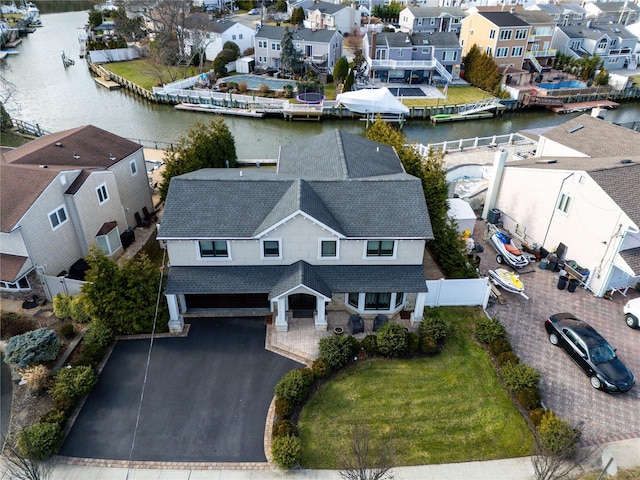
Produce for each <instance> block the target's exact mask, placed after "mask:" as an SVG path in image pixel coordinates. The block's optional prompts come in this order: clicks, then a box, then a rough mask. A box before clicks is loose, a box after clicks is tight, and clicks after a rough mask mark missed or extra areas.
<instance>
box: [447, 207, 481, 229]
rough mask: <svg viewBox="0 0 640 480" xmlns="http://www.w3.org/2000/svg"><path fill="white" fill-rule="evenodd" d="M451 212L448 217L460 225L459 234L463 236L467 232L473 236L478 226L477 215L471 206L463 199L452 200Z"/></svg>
mask: <svg viewBox="0 0 640 480" xmlns="http://www.w3.org/2000/svg"><path fill="white" fill-rule="evenodd" d="M447 201H448V202H449V211H448V212H447V216H448V217H449V218H451V219H452V220H455V222H456V223H457V224H458V233H460V235H462V234H463V233H464V232H465V231H466V230H468V231H469V236H471V235H473V228H474V227H475V225H476V214H475V213H474V211H473V209H472V208H471V205H469V203H468V202H466V201H465V200H463V199H461V198H450V199H449V200H447Z"/></svg>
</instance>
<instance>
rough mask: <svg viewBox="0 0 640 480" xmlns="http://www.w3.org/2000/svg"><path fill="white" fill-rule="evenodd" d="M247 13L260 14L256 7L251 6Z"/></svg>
mask: <svg viewBox="0 0 640 480" xmlns="http://www.w3.org/2000/svg"><path fill="white" fill-rule="evenodd" d="M248 14H249V15H260V10H258V9H257V8H252V9H251V10H249V12H248Z"/></svg>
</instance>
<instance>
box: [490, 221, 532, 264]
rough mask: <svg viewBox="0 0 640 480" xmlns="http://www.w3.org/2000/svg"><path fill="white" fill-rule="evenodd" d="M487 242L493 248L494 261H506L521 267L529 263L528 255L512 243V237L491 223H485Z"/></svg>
mask: <svg viewBox="0 0 640 480" xmlns="http://www.w3.org/2000/svg"><path fill="white" fill-rule="evenodd" d="M487 235H488V237H489V243H490V244H491V246H492V247H493V248H495V250H496V252H497V254H496V262H498V263H506V264H508V265H510V266H511V267H513V268H516V269H518V268H523V267H526V266H527V265H529V257H528V256H527V255H525V254H524V253H523V252H522V251H521V250H520V249H519V248H518V246H517V245H516V244H515V243H513V238H512V237H511V235H510V234H509V233H508V232H504V231H502V230H500V229H499V228H498V227H497V226H495V225H494V224H492V223H489V224H487Z"/></svg>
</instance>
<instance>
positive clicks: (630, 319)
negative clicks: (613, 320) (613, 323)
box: [626, 313, 638, 328]
mask: <svg viewBox="0 0 640 480" xmlns="http://www.w3.org/2000/svg"><path fill="white" fill-rule="evenodd" d="M626 321H627V326H629V327H630V328H638V319H637V318H636V317H634V316H633V315H631V314H630V313H628V314H627V318H626Z"/></svg>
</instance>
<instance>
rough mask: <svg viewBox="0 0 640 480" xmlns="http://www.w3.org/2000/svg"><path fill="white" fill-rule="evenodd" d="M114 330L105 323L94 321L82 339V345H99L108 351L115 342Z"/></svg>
mask: <svg viewBox="0 0 640 480" xmlns="http://www.w3.org/2000/svg"><path fill="white" fill-rule="evenodd" d="M115 338H116V337H115V335H114V334H113V330H111V328H109V326H108V325H106V324H105V323H103V322H100V321H98V320H94V321H93V322H91V324H90V325H89V328H87V331H86V333H85V334H84V337H83V338H82V344H83V345H84V346H86V345H98V346H99V347H101V348H103V349H106V348H107V347H108V346H109V345H111V343H113V341H114V340H115Z"/></svg>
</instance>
